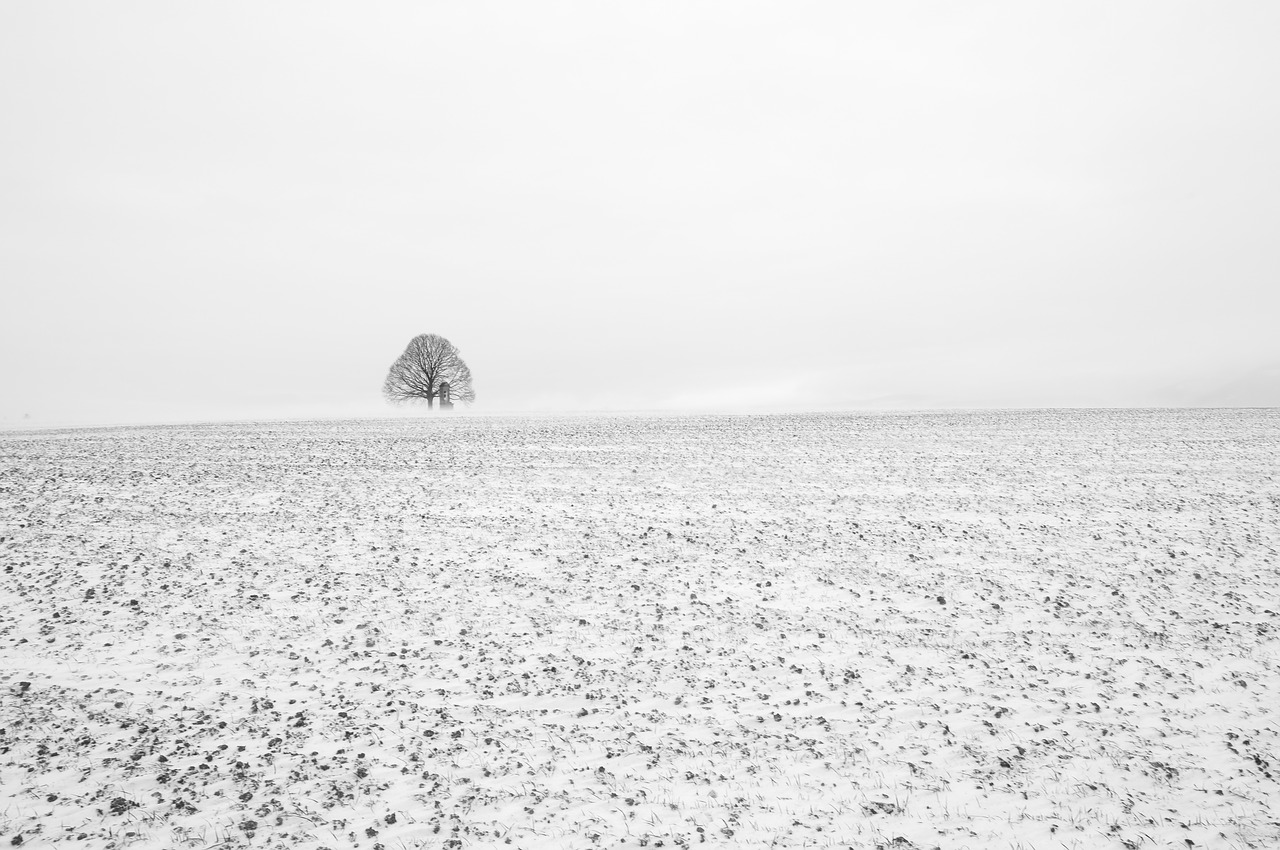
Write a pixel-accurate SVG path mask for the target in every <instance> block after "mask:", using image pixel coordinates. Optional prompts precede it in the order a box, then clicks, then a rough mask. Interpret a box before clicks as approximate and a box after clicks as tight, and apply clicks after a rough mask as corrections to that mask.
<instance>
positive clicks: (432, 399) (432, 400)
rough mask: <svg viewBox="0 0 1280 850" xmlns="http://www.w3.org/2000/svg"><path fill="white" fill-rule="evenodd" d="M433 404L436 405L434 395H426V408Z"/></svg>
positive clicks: (430, 407)
mask: <svg viewBox="0 0 1280 850" xmlns="http://www.w3.org/2000/svg"><path fill="white" fill-rule="evenodd" d="M435 406H436V397H435V396H433V395H429V396H427V410H431V409H432V408H433V407H435Z"/></svg>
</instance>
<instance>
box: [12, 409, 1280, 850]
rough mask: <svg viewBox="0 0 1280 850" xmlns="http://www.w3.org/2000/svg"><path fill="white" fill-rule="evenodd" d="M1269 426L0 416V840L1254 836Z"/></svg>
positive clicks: (1276, 470) (1259, 812)
mask: <svg viewBox="0 0 1280 850" xmlns="http://www.w3.org/2000/svg"><path fill="white" fill-rule="evenodd" d="M1278 549H1280V411H1275V410H1270V411H1259V410H1255V411H1246V410H1237V411H1231V410H1225V411H1222V410H1219V411H1207V410H1206V411H1059V412H1007V413H969V414H959V413H957V414H915V415H900V416H899V415H892V416H891V415H867V416H801V417H781V416H779V417H708V418H641V417H634V418H626V417H604V418H589V419H588V418H562V419H553V418H541V419H539V418H529V419H493V418H478V417H457V418H446V417H442V416H436V417H432V418H429V419H424V420H422V421H385V422H346V423H333V422H330V423H307V424H287V425H281V424H259V425H210V426H200V427H164V428H146V429H106V430H81V431H61V432H44V433H13V432H11V433H8V434H0V568H2V569H3V576H2V578H0V842H2V843H3V845H5V846H8V845H10V844H12V845H21V846H23V847H46V846H52V845H58V844H63V843H70V844H72V845H75V846H81V847H83V846H91V847H156V848H168V847H186V846H190V847H210V846H213V845H218V846H224V847H234V846H242V845H246V846H254V847H322V846H323V847H330V848H339V847H349V846H360V847H367V848H407V847H487V846H508V845H509V846H512V847H566V848H571V847H582V848H590V847H614V846H627V847H634V846H649V847H673V846H680V847H692V846H701V845H706V846H722V847H751V846H779V847H803V846H811V847H828V846H830V847H855V848H871V847H884V848H897V850H908V849H909V848H933V847H942V848H985V847H994V848H1061V847H1067V848H1106V847H1115V848H1126V847H1127V848H1134V847H1153V848H1164V847H1175V846H1176V847H1231V848H1243V847H1277V846H1280V707H1278V706H1280V632H1278V631H1277V629H1278V628H1280V557H1278V556H1277V550H1278Z"/></svg>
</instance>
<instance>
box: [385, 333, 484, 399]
mask: <svg viewBox="0 0 1280 850" xmlns="http://www.w3.org/2000/svg"><path fill="white" fill-rule="evenodd" d="M442 384H445V385H447V387H448V389H447V392H448V400H449V401H460V402H462V403H463V404H471V402H473V401H475V400H476V391H475V388H474V387H473V386H472V384H471V369H469V368H468V367H467V364H466V363H465V362H464V361H463V359H462V355H460V354H459V353H458V348H457V346H455V345H454V344H453V343H451V342H449V340H447V339H445V338H444V337H442V336H437V335H436V334H420V335H418V336H415V337H414V338H413V339H411V340H409V346H408V347H407V348H405V350H404V354H401V355H400V356H399V357H398V358H396V362H394V363H392V364H391V369H390V370H389V371H388V372H387V380H386V381H385V382H383V384H382V394H383V395H384V396H386V398H387V401H389V402H391V403H393V404H400V403H403V402H410V401H421V400H423V399H425V400H426V402H427V407H434V406H435V400H436V399H437V398H439V397H440V388H441V385H442ZM450 406H451V407H452V405H450Z"/></svg>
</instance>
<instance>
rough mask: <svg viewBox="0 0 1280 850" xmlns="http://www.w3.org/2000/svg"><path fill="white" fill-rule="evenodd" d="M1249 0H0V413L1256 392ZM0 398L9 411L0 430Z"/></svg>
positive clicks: (1275, 197) (1270, 176) (1272, 335)
mask: <svg viewBox="0 0 1280 850" xmlns="http://www.w3.org/2000/svg"><path fill="white" fill-rule="evenodd" d="M1278 35H1280V4H1276V3H1272V2H1256V3H1244V2H1234V3H1233V2H1224V3H1203V2H1197V3H1178V2H1125V3H1111V2H1107V3H1086V2H1076V0H1073V2H1069V3H1068V2H1063V3H1059V4H1049V3H1025V2H1017V3H1013V2H1010V3H1001V4H957V3H904V2H887V0H886V2H882V3H878V4H869V3H868V4H863V3H845V2H832V3H806V2H795V1H794V0H787V2H778V3H767V4H762V3H750V2H725V3H704V2H686V1H685V0H682V2H669V3H668V2H632V3H622V2H581V3H567V4H562V3H550V2H509V3H489V2H476V0H467V2H449V3H445V2H438V3H426V2H414V3H405V4H396V3H390V2H387V3H374V4H369V3H354V2H353V3H345V4H338V3H311V2H308V3H271V4H261V3H228V2H219V3H169V2H154V3H128V2H113V3H90V2H75V3H67V2H29V3H28V2H15V3H6V4H3V5H0V287H2V289H0V292H2V293H3V295H2V296H0V298H2V301H0V425H5V426H9V427H14V426H19V427H20V426H22V425H25V424H32V425H35V424H40V423H49V422H85V423H88V422H147V421H166V420H180V419H192V418H195V419H204V418H219V419H228V418H243V417H250V416H295V415H314V414H330V415H335V414H359V413H382V412H385V410H386V408H385V407H384V405H383V403H382V401H381V398H380V396H379V389H380V386H381V383H382V379H383V377H384V375H385V373H386V369H387V367H388V366H389V365H390V363H391V361H392V360H394V359H395V357H396V356H397V355H398V354H399V353H400V351H401V350H403V348H404V345H405V344H406V343H407V342H408V340H409V338H410V337H412V336H413V335H415V334H418V333H426V332H432V333H439V334H442V335H444V336H446V337H448V338H450V339H451V340H452V341H453V342H454V343H455V344H457V345H458V346H459V348H461V350H462V352H463V355H464V356H465V358H466V359H467V361H468V363H469V364H470V365H471V368H472V371H473V373H474V375H475V379H476V390H477V393H478V396H479V399H478V403H477V405H476V407H475V408H474V409H475V410H477V411H506V410H536V409H553V410H589V409H631V408H641V409H651V408H659V409H683V408H688V409H719V410H747V409H766V408H776V409H844V408H866V407H872V408H874V407H947V406H959V407H986V406H1059V405H1060V406H1094V405H1096V406H1130V405H1133V406H1140V405H1188V404H1192V405H1199V404H1210V405H1219V404H1221V405H1268V406H1269V405H1280V341H1278V340H1280V333H1277V332H1276V325H1277V323H1278V320H1280V155H1277V151H1280V84H1278V81H1280V50H1278V49H1277V36H1278ZM24 415H29V416H30V419H24V418H23V417H24Z"/></svg>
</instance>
